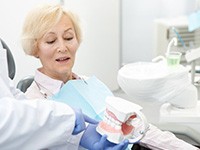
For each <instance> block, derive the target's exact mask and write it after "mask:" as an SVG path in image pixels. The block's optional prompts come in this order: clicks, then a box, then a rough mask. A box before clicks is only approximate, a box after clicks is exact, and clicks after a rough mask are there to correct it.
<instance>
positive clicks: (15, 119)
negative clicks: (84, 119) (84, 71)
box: [0, 44, 81, 150]
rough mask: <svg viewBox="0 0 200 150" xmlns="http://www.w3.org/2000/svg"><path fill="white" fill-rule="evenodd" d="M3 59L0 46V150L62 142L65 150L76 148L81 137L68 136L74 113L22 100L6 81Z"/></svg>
mask: <svg viewBox="0 0 200 150" xmlns="http://www.w3.org/2000/svg"><path fill="white" fill-rule="evenodd" d="M0 45H1V44H0ZM5 58H6V51H5V50H4V49H2V47H1V46H0V63H1V67H0V149H2V150H13V149H20V150H27V149H28V150H39V149H46V148H50V149H51V148H55V147H59V145H63V144H64V145H66V143H67V144H69V145H67V146H66V148H67V149H69V150H74V149H75V147H78V145H79V142H80V137H81V136H80V135H77V138H74V136H72V135H71V133H72V131H73V129H74V123H75V114H74V111H73V110H72V109H71V108H70V107H69V106H68V105H65V104H63V103H55V102H53V101H43V100H39V99H38V100H37V99H36V100H32V101H30V100H26V99H25V97H24V95H23V94H22V93H21V92H19V90H16V89H15V87H14V86H13V84H12V83H11V80H10V79H9V78H8V74H7V60H6V59H5Z"/></svg>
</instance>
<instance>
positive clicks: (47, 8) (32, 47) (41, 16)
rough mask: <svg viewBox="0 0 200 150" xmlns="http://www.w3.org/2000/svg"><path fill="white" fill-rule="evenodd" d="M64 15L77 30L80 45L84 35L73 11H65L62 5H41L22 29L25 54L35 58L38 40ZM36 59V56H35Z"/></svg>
mask: <svg viewBox="0 0 200 150" xmlns="http://www.w3.org/2000/svg"><path fill="white" fill-rule="evenodd" d="M63 15H67V16H68V17H69V18H70V20H71V21H72V24H73V26H74V29H75V34H76V37H77V40H78V42H79V44H80V43H81V41H82V33H81V28H80V24H79V18H78V17H77V16H76V15H75V14H74V13H72V12H71V11H67V10H65V9H64V8H63V7H62V6H61V5H47V4H46V5H40V6H39V7H36V8H35V9H33V10H32V11H30V12H29V14H28V15H27V17H26V19H25V22H24V26H23V28H22V35H21V43H22V48H23V50H24V52H25V53H26V54H28V55H32V56H35V55H36V53H37V40H38V39H40V38H42V36H43V35H44V34H45V33H46V32H47V31H48V30H50V29H51V28H52V27H53V26H54V25H56V23H58V22H59V21H60V19H61V17H62V16H63ZM35 57H36V56H35Z"/></svg>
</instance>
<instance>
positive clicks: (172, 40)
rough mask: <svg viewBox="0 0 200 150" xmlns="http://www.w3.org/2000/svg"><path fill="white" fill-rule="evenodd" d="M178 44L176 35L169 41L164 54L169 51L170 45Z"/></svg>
mask: <svg viewBox="0 0 200 150" xmlns="http://www.w3.org/2000/svg"><path fill="white" fill-rule="evenodd" d="M177 44H178V40H177V38H176V37H174V38H172V39H171V41H170V42H169V44H168V46H167V53H166V55H168V54H169V53H170V49H171V47H172V45H174V46H177Z"/></svg>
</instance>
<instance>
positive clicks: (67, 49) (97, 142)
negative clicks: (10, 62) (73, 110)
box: [22, 5, 128, 150]
mask: <svg viewBox="0 0 200 150" xmlns="http://www.w3.org/2000/svg"><path fill="white" fill-rule="evenodd" d="M80 42H81V32H80V28H79V25H78V20H77V18H76V17H75V16H74V15H73V14H72V13H70V12H67V11H64V10H63V8H62V7H61V6H59V5H53V6H51V5H45V6H43V7H37V8H36V9H33V11H31V12H30V13H29V14H28V16H27V18H26V20H25V23H24V28H23V34H22V46H23V48H24V51H25V52H26V53H27V54H29V55H32V56H35V57H36V58H39V59H40V61H41V63H42V67H41V68H39V69H38V70H37V71H36V75H35V82H33V84H32V86H31V87H30V89H29V90H28V92H27V94H26V95H27V97H28V98H33V97H38V98H39V97H40V98H47V96H49V95H52V94H54V93H56V92H58V91H59V89H60V87H62V85H63V84H64V83H66V82H67V81H68V80H72V79H77V78H78V77H77V76H76V75H75V74H74V73H72V67H73V65H74V60H75V54H76V51H77V49H78V47H79V44H80ZM69 124H70V122H69ZM87 135H89V136H87ZM73 141H74V142H73ZM77 141H78V142H77ZM77 143H78V144H77ZM79 145H81V146H82V147H83V148H87V149H94V150H99V149H116V150H121V149H125V148H126V147H127V145H128V141H127V140H125V141H123V142H121V143H120V144H118V145H117V144H113V143H110V142H109V141H108V140H106V136H100V135H99V134H98V133H97V132H96V125H91V124H89V125H88V127H87V130H86V131H85V132H84V133H81V134H79V135H77V136H74V137H73V138H71V144H70V143H67V141H66V144H64V145H61V146H59V147H54V148H55V149H73V150H75V149H78V148H81V147H79Z"/></svg>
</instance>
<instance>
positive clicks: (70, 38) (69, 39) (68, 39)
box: [65, 37, 73, 41]
mask: <svg viewBox="0 0 200 150" xmlns="http://www.w3.org/2000/svg"><path fill="white" fill-rule="evenodd" d="M72 39H73V37H69V38H65V40H67V41H71V40H72Z"/></svg>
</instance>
